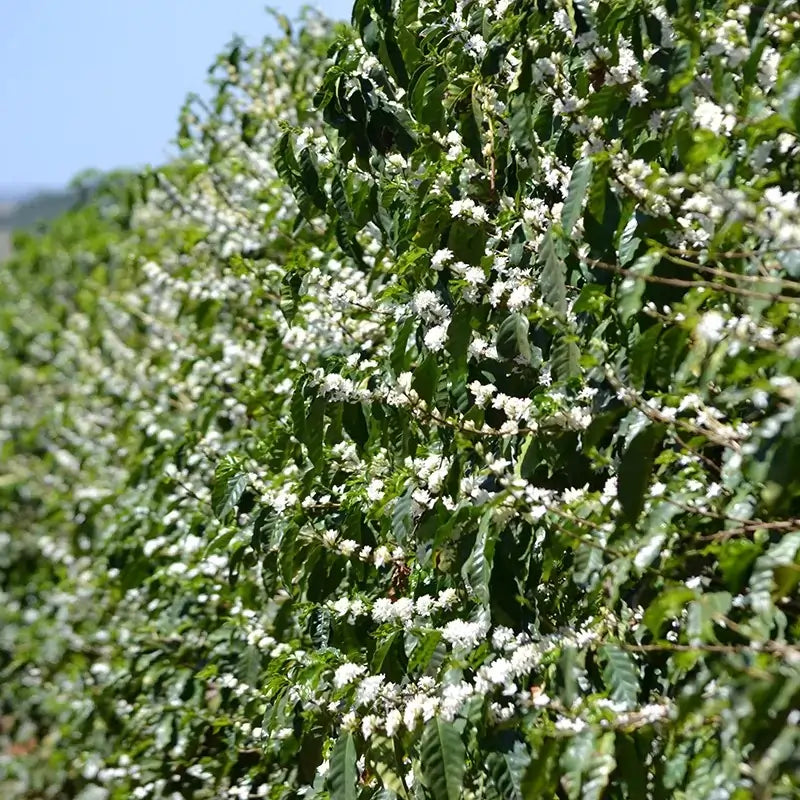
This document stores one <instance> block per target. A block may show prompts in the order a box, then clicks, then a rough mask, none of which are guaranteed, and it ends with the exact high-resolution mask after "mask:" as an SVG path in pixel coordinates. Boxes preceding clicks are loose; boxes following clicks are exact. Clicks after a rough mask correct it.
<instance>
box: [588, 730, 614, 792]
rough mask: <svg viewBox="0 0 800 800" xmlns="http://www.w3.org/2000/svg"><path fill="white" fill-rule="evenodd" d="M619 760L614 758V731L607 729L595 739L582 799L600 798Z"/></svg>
mask: <svg viewBox="0 0 800 800" xmlns="http://www.w3.org/2000/svg"><path fill="white" fill-rule="evenodd" d="M616 766H617V762H616V760H615V759H614V733H613V731H606V732H605V733H604V734H602V735H601V736H600V737H599V738H598V739H596V740H595V743H594V748H593V750H592V754H591V756H590V757H589V763H588V765H587V768H586V775H585V777H584V779H583V786H582V789H581V800H600V798H601V797H603V794H604V792H605V789H606V787H607V786H608V781H609V778H610V777H611V773H612V772H614V768H615V767H616Z"/></svg>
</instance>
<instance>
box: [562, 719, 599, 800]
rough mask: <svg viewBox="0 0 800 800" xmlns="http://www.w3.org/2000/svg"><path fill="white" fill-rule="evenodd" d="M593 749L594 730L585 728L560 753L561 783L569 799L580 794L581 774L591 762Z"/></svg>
mask: <svg viewBox="0 0 800 800" xmlns="http://www.w3.org/2000/svg"><path fill="white" fill-rule="evenodd" d="M593 750H594V732H593V731H592V730H591V729H587V730H584V731H582V732H581V733H578V734H577V735H575V736H573V737H572V738H571V739H570V740H569V741H568V742H567V747H566V749H565V750H564V752H563V753H562V754H561V769H562V770H563V774H562V778H561V784H562V785H563V787H564V790H565V792H566V795H567V797H568V798H569V800H578V798H579V797H580V795H581V785H582V783H583V775H584V773H585V771H586V770H587V769H588V767H589V765H590V763H591V758H592V752H593Z"/></svg>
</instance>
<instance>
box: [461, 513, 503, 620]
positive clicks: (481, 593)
mask: <svg viewBox="0 0 800 800" xmlns="http://www.w3.org/2000/svg"><path fill="white" fill-rule="evenodd" d="M493 514H494V509H492V508H490V509H488V510H487V511H485V512H484V514H483V516H482V517H481V521H480V524H479V526H478V535H477V537H476V539H475V546H474V547H473V548H472V552H471V553H470V556H469V558H468V559H467V560H466V561H465V562H464V566H463V567H462V569H461V576H462V577H463V578H464V581H465V583H466V584H467V587H468V588H469V590H470V592H471V593H472V595H473V596H474V597H475V599H476V600H477V601H478V602H479V603H480V604H481V605H483V606H487V605H488V604H489V581H490V579H491V577H492V564H493V562H494V548H495V542H496V541H497V533H496V532H494V531H492V530H491V522H492V516H493Z"/></svg>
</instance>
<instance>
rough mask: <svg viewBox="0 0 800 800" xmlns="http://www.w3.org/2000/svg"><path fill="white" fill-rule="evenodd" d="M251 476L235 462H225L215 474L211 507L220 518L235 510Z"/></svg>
mask: <svg viewBox="0 0 800 800" xmlns="http://www.w3.org/2000/svg"><path fill="white" fill-rule="evenodd" d="M248 482H249V476H248V474H247V473H246V472H244V471H242V468H241V466H240V465H239V464H237V463H236V462H235V461H233V460H227V461H223V462H222V463H220V464H219V466H218V467H217V469H216V472H215V473H214V487H213V490H212V493H211V505H212V507H213V509H214V513H215V514H216V515H217V516H218V517H224V516H226V515H227V514H228V513H229V512H231V511H232V510H233V509H234V508H236V506H237V504H238V503H239V500H240V499H241V497H242V494H243V493H244V490H245V489H246V488H247V484H248Z"/></svg>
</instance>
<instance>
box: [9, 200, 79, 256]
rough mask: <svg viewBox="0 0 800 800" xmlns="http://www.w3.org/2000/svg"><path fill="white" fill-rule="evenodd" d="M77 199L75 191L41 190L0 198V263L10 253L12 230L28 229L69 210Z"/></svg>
mask: <svg viewBox="0 0 800 800" xmlns="http://www.w3.org/2000/svg"><path fill="white" fill-rule="evenodd" d="M80 199H81V192H80V191H79V190H78V189H64V190H56V191H42V192H36V193H35V194H28V195H23V196H21V197H19V196H18V197H16V198H15V197H14V195H13V194H11V193H7V194H5V195H0V260H2V259H4V258H7V257H8V256H9V255H10V254H11V237H12V234H13V232H14V231H17V230H25V229H28V228H32V227H33V226H34V225H36V224H37V223H39V222H47V221H48V220H51V219H54V218H55V217H57V216H58V215H59V214H63V213H64V212H65V211H68V210H69V209H70V208H72V207H73V206H74V205H75V204H76V203H77V202H79V200H80Z"/></svg>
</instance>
